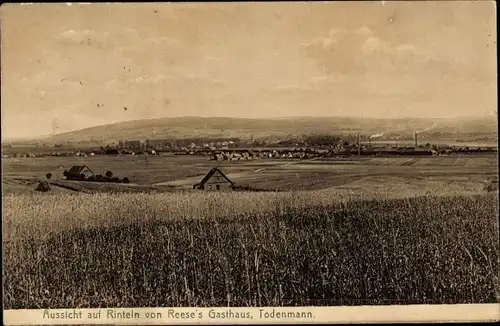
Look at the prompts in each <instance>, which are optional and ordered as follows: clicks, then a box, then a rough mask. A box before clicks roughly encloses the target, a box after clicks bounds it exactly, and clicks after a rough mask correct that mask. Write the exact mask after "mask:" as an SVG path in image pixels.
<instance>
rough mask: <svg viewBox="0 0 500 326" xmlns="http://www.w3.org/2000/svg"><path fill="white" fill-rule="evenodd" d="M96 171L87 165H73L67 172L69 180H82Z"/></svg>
mask: <svg viewBox="0 0 500 326" xmlns="http://www.w3.org/2000/svg"><path fill="white" fill-rule="evenodd" d="M93 175H94V172H92V170H91V169H90V168H89V167H88V166H86V165H73V166H72V167H71V169H69V171H68V173H67V174H66V179H68V180H82V179H88V178H89V177H91V176H93Z"/></svg>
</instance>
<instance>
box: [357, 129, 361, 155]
mask: <svg viewBox="0 0 500 326" xmlns="http://www.w3.org/2000/svg"><path fill="white" fill-rule="evenodd" d="M359 155H361V144H360V143H359V134H358V156H359Z"/></svg>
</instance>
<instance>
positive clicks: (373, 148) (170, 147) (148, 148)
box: [2, 134, 497, 161]
mask: <svg viewBox="0 0 500 326" xmlns="http://www.w3.org/2000/svg"><path fill="white" fill-rule="evenodd" d="M360 139H362V138H360V136H359V135H357V137H354V139H352V137H351V138H349V139H342V138H340V137H334V136H316V137H310V138H309V139H306V140H305V141H297V140H289V141H277V142H274V143H273V142H261V143H259V142H244V141H241V140H239V139H226V140H216V141H203V140H200V139H184V140H171V139H153V140H123V141H118V142H117V143H112V144H109V145H105V146H99V147H91V146H85V148H84V149H83V148H82V149H75V146H74V145H73V146H71V145H67V144H53V145H47V144H44V145H42V146H41V147H42V148H41V149H42V150H36V151H31V152H30V151H28V152H25V153H15V154H14V153H11V154H3V155H2V157H3V158H8V157H17V158H33V157H41V156H80V157H87V156H95V155H165V156H171V155H198V156H206V157H207V158H209V159H212V160H216V161H236V160H252V159H307V158H315V157H334V156H351V155H375V156H377V155H379V156H392V155H409V156H414V155H453V154H458V153H465V154H467V153H468V154H474V153H485V152H492V153H493V152H496V151H497V148H496V147H482V148H481V147H477V148H470V147H465V146H464V147H457V146H443V145H433V144H430V143H424V144H419V143H418V137H417V134H415V137H414V144H413V146H403V145H401V146H400V145H398V144H392V145H375V144H373V145H372V144H371V141H370V138H369V137H368V138H367V137H363V140H360ZM38 147H39V148H40V146H38Z"/></svg>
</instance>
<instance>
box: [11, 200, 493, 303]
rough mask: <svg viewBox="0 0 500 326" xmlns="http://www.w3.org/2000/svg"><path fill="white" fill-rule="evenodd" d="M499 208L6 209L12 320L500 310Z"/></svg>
mask: <svg viewBox="0 0 500 326" xmlns="http://www.w3.org/2000/svg"><path fill="white" fill-rule="evenodd" d="M497 196H498V194H497V193H494V194H483V195H477V196H458V195H457V196H449V197H437V196H422V197H414V198H407V199H384V198H378V199H377V198H367V199H365V200H359V198H355V197H353V198H347V197H342V198H340V197H335V196H334V195H333V194H331V193H328V194H327V193H321V192H318V193H314V192H302V193H232V194H227V195H224V196H221V195H220V194H205V193H177V194H115V195H106V194H99V195H88V194H74V195H64V194H54V195H50V196H42V195H40V196H38V195H20V196H3V206H4V210H3V212H4V213H3V214H4V216H3V230H4V231H3V232H4V233H3V247H4V269H3V278H4V302H5V309H21V308H62V307H80V308H84V307H111V306H113V307H139V306H142V307H151V306H287V305H299V306H304V305H306V306H307V305H364V304H410V303H492V302H498V298H499V295H498V289H499V288H498V286H499V280H498V274H499V273H498V272H499V253H498V244H499V238H498V231H499V230H498V217H497V216H498V199H497Z"/></svg>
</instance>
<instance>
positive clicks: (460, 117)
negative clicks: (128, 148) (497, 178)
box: [1, 112, 495, 143]
mask: <svg viewBox="0 0 500 326" xmlns="http://www.w3.org/2000/svg"><path fill="white" fill-rule="evenodd" d="M493 115H495V114H494V113H493V112H492V113H490V114H483V115H464V116H455V117H416V116H395V117H394V116H393V117H370V116H362V117H356V116H349V115H331V116H310V115H297V116H274V117H265V118H255V117H231V116H202V115H184V116H172V117H159V118H141V119H131V120H123V121H118V122H112V123H105V124H98V125H94V126H90V127H85V128H81V129H75V130H70V131H65V132H62V133H57V134H42V135H36V136H17V137H8V136H5V135H2V137H1V139H2V143H3V142H4V141H30V140H31V141H34V140H41V139H40V138H48V137H54V136H58V135H64V134H69V133H72V132H78V131H82V130H87V129H92V128H98V127H104V126H110V125H116V124H120V123H127V122H134V121H147V120H161V119H183V118H202V119H217V118H218V119H241V120H278V119H300V118H307V119H325V118H340V119H342V118H343V119H346V118H348V119H360V120H364V119H371V120H399V119H404V120H411V119H420V120H423V119H425V120H461V119H470V118H475V119H478V118H490V117H491V116H493Z"/></svg>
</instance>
